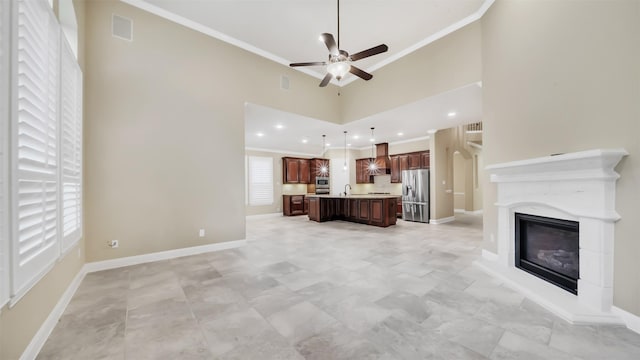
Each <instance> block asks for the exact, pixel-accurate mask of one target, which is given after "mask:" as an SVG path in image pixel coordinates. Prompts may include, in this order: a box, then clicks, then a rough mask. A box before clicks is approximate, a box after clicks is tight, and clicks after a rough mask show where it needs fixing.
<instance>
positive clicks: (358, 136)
mask: <svg viewBox="0 0 640 360" xmlns="http://www.w3.org/2000/svg"><path fill="white" fill-rule="evenodd" d="M351 138H352V139H354V140H358V139H360V135H353V136H352V137H351Z"/></svg>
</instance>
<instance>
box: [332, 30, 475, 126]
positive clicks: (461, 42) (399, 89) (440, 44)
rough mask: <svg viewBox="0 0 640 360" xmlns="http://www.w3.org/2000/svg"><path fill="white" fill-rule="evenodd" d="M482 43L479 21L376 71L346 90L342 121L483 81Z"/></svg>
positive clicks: (343, 93) (348, 86)
mask: <svg viewBox="0 0 640 360" xmlns="http://www.w3.org/2000/svg"><path fill="white" fill-rule="evenodd" d="M480 40H481V27H480V23H479V22H478V21H476V22H474V23H472V24H469V25H467V26H465V27H464V28H462V29H460V30H458V31H456V32H454V33H452V34H450V35H448V36H446V37H444V38H442V39H440V40H437V41H435V42H434V43H432V44H430V45H428V46H425V47H423V48H421V49H419V50H416V51H415V52H413V53H411V54H410V55H408V56H406V57H404V58H402V59H399V60H397V61H395V62H393V63H391V64H389V65H387V66H385V67H384V68H382V69H380V70H378V71H375V72H374V73H373V75H374V77H373V79H372V80H370V81H359V80H358V81H354V82H352V83H351V84H349V85H347V86H345V87H344V88H343V89H342V90H341V94H342V96H341V99H342V104H341V105H342V112H341V117H342V121H343V122H345V123H346V122H350V121H354V120H358V119H361V118H364V117H366V116H369V115H372V114H377V113H379V112H381V111H384V110H390V109H393V108H396V107H398V106H401V105H405V104H408V103H412V102H415V101H418V100H421V99H424V98H426V97H429V96H433V95H437V94H440V93H443V92H445V91H447V90H452V89H457V88H459V87H462V86H464V85H468V84H471V83H475V82H478V81H480V80H481V79H482V66H481V65H482V63H481V48H480V47H481V41H480ZM391 46H392V45H391ZM425 135H426V134H425Z"/></svg>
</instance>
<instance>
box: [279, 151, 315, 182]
mask: <svg viewBox="0 0 640 360" xmlns="http://www.w3.org/2000/svg"><path fill="white" fill-rule="evenodd" d="M310 161H311V160H310V159H300V158H291V157H283V158H282V182H283V183H284V184H309V183H311V172H310V164H311V163H310Z"/></svg>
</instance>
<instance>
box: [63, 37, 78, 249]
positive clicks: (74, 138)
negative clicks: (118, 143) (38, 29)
mask: <svg viewBox="0 0 640 360" xmlns="http://www.w3.org/2000/svg"><path fill="white" fill-rule="evenodd" d="M61 43H62V45H61V47H62V52H61V60H60V61H61V66H60V71H61V76H60V128H61V129H60V130H61V131H60V144H61V161H60V172H61V181H60V184H61V188H60V191H61V195H62V201H61V202H60V204H61V221H62V228H61V230H62V251H63V252H66V251H67V250H69V249H70V248H71V247H73V246H74V245H75V244H76V243H77V242H78V241H79V240H80V238H81V237H82V71H81V70H80V66H79V65H78V63H77V62H76V58H75V56H74V54H73V51H72V50H71V48H70V46H69V44H67V42H66V40H65V38H64V37H62V39H61Z"/></svg>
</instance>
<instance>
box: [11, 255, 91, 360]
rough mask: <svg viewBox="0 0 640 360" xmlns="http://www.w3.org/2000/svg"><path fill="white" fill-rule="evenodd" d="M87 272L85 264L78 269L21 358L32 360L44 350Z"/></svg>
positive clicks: (21, 359) (22, 359)
mask: <svg viewBox="0 0 640 360" xmlns="http://www.w3.org/2000/svg"><path fill="white" fill-rule="evenodd" d="M86 274H87V271H86V268H85V266H82V268H80V271H78V273H77V274H76V276H75V277H74V278H73V280H72V281H71V284H69V286H68V287H67V290H65V291H64V293H63V294H62V297H60V300H58V303H57V304H56V306H55V307H54V308H53V310H51V312H50V313H49V316H47V319H46V320H45V321H44V323H42V326H40V329H38V332H36V334H35V335H34V336H33V338H32V339H31V342H30V343H29V345H27V348H26V349H25V350H24V352H23V353H22V356H20V360H31V359H35V358H36V356H38V353H39V352H40V350H42V347H43V346H44V343H45V342H47V339H48V338H49V335H51V332H52V331H53V329H54V328H55V327H56V325H57V324H58V320H60V317H61V316H62V314H63V313H64V311H65V309H66V308H67V305H69V302H70V301H71V298H73V295H74V294H75V293H76V290H78V287H80V284H81V283H82V280H83V279H84V277H85V275H86Z"/></svg>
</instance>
